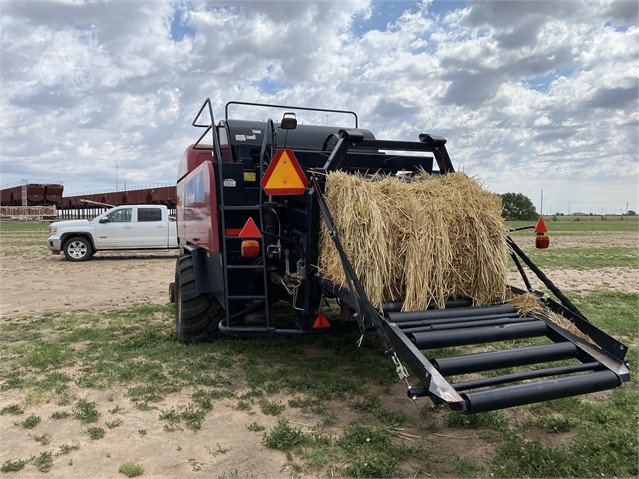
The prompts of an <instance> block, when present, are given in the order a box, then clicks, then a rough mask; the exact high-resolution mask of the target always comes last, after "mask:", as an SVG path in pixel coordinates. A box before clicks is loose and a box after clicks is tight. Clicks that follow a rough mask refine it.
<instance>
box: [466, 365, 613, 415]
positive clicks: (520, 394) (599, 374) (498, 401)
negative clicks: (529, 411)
mask: <svg viewBox="0 0 639 479" xmlns="http://www.w3.org/2000/svg"><path fill="white" fill-rule="evenodd" d="M620 383H621V381H620V379H619V377H618V376H617V375H616V374H615V373H613V372H612V371H610V370H605V371H596V372H593V373H588V374H580V375H578V376H570V377H565V378H556V379H547V380H545V381H536V382H532V383H526V384H516V385H514V386H504V387H501V388H496V389H489V390H487V391H477V392H472V393H467V394H463V395H462V396H463V397H464V400H465V401H466V407H467V411H468V412H469V413H475V412H484V411H493V410H495V409H503V408H507V407H514V406H522V405H524V404H532V403H535V402H541V401H551V400H553V399H559V398H563V397H569V396H577V395H581V394H589V393H594V392H597V391H605V390H607V389H612V388H615V387H617V386H619V384H620Z"/></svg>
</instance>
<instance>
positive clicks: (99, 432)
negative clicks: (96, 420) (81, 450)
mask: <svg viewBox="0 0 639 479" xmlns="http://www.w3.org/2000/svg"><path fill="white" fill-rule="evenodd" d="M87 433H89V437H90V438H91V439H93V440H96V439H102V438H103V437H104V434H105V430H104V428H101V427H90V428H89V429H87Z"/></svg>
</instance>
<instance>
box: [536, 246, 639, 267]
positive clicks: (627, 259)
mask: <svg viewBox="0 0 639 479" xmlns="http://www.w3.org/2000/svg"><path fill="white" fill-rule="evenodd" d="M526 254H527V256H528V257H529V258H530V259H531V260H532V261H533V262H534V263H535V264H536V265H537V266H539V267H540V268H570V269H594V268H618V267H626V268H637V266H639V249H637V248H635V247H632V246H608V247H567V248H556V249H553V248H552V247H551V248H549V249H547V250H536V249H534V250H530V251H528V252H527V253H526Z"/></svg>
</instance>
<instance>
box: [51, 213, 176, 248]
mask: <svg viewBox="0 0 639 479" xmlns="http://www.w3.org/2000/svg"><path fill="white" fill-rule="evenodd" d="M47 245H48V246H49V249H50V250H51V252H52V253H53V254H60V251H63V252H64V256H65V257H66V258H67V259H68V260H69V261H85V260H87V259H89V258H91V256H93V255H94V254H95V253H96V252H97V251H102V250H155V249H169V248H177V247H178V240H177V227H176V223H175V221H174V220H173V219H171V218H169V210H168V209H167V207H166V206H161V205H131V206H118V207H117V208H113V209H112V210H109V211H107V212H105V213H102V214H101V215H98V216H96V217H95V218H93V219H92V220H68V221H56V222H55V223H51V226H49V240H48V243H47Z"/></svg>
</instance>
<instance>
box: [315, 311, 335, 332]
mask: <svg viewBox="0 0 639 479" xmlns="http://www.w3.org/2000/svg"><path fill="white" fill-rule="evenodd" d="M330 327H331V323H329V322H328V319H326V316H324V313H322V312H321V311H320V312H319V313H318V314H317V319H316V320H315V322H314V323H313V328H315V329H318V328H330Z"/></svg>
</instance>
